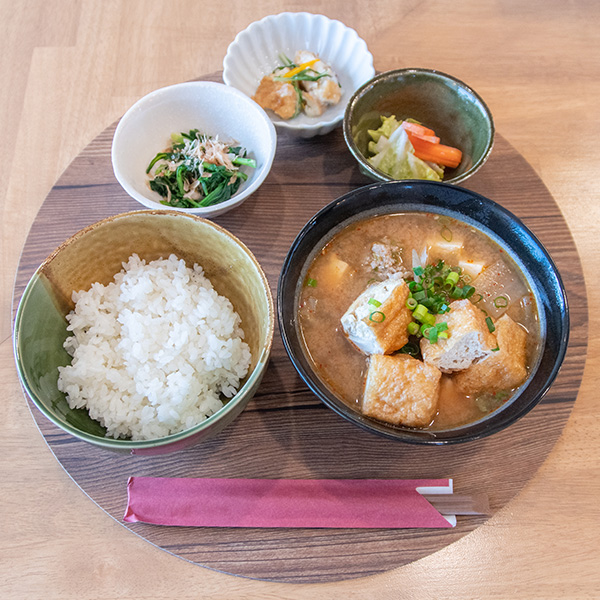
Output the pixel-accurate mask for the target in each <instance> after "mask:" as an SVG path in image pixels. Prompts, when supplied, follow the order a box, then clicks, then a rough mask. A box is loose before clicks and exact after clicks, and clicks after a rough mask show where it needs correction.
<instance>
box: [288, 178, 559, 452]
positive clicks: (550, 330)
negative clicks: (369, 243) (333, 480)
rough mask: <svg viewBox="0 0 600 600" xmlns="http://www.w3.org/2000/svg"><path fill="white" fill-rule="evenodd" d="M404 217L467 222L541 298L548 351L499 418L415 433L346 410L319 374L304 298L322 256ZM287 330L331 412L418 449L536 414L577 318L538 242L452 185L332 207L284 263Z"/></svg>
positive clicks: (377, 188)
mask: <svg viewBox="0 0 600 600" xmlns="http://www.w3.org/2000/svg"><path fill="white" fill-rule="evenodd" d="M398 213H433V214H437V215H440V216H446V217H450V218H453V219H456V220H458V221H461V222H463V223H465V224H467V225H469V226H471V227H473V228H474V229H476V230H478V231H480V232H482V233H483V234H485V235H486V236H487V237H488V238H490V239H491V240H492V241H493V242H495V243H496V244H497V245H498V246H499V247H500V248H501V249H502V250H503V251H504V252H506V253H507V254H508V256H509V257H510V258H511V259H512V261H513V262H514V263H515V264H516V265H517V267H518V268H519V269H520V271H521V272H522V274H523V275H524V279H525V281H526V283H527V285H528V287H529V288H530V290H531V292H532V293H533V295H534V297H535V303H536V305H537V312H538V315H537V317H538V322H539V331H540V343H539V344H538V350H537V356H534V357H533V359H532V360H531V361H530V365H531V366H530V370H529V374H528V378H527V380H526V381H525V382H524V383H523V384H522V385H521V386H520V387H519V388H518V389H517V390H516V391H515V392H514V394H513V395H512V396H511V397H510V399H509V400H507V401H506V402H505V403H504V404H503V405H502V406H501V407H500V408H498V409H497V410H495V411H493V412H490V413H489V414H486V415H485V416H482V418H480V419H479V420H476V421H474V422H471V423H469V424H466V425H461V426H457V427H453V428H447V429H437V430H431V429H414V428H410V427H403V426H398V425H393V424H389V423H385V422H382V421H378V420H376V419H373V418H370V417H367V416H365V415H363V414H362V413H361V412H360V410H359V409H358V408H351V407H350V406H349V404H346V403H345V402H344V401H343V400H342V399H341V398H340V397H338V395H336V393H334V392H333V391H332V390H331V389H330V387H328V386H327V385H326V384H325V383H324V381H322V380H321V379H320V377H319V376H318V375H317V373H316V372H315V370H314V368H313V365H312V363H311V360H310V359H309V356H308V353H307V349H306V347H305V343H304V341H303V336H302V332H301V330H300V326H299V323H298V318H297V316H298V309H299V297H300V292H301V288H302V286H303V284H304V281H305V278H306V272H307V270H308V268H309V266H310V265H311V263H312V260H313V258H314V256H315V255H316V253H318V252H320V250H321V249H322V248H323V247H324V246H325V244H327V243H328V242H329V241H330V240H331V239H332V237H333V236H334V235H335V234H337V233H338V232H340V231H341V230H343V229H345V228H346V227H347V226H348V225H350V224H352V223H354V222H356V221H359V220H363V219H365V218H369V217H374V216H380V215H388V214H398ZM277 300H278V316H279V328H280V331H281V336H282V338H283V343H284V346H285V348H286V351H287V353H288V355H289V357H290V359H291V361H292V363H293V364H294V367H295V368H296V370H297V371H298V373H299V374H300V376H301V377H302V379H303V380H304V382H305V383H306V385H307V386H308V387H309V388H310V390H311V391H312V392H313V393H314V394H315V395H316V396H318V397H319V398H320V399H321V400H322V401H323V402H324V403H325V404H326V405H327V406H329V407H330V408H332V409H333V410H334V411H335V412H337V413H338V414H340V415H341V416H343V417H345V418H346V419H348V420H349V421H351V422H352V423H354V424H356V425H358V426H360V427H362V428H364V429H367V430H368V431H371V432H374V433H377V434H381V435H384V436H386V437H388V438H393V439H396V440H400V441H404V442H410V443H417V444H437V445H441V444H449V443H456V442H465V441H472V440H476V439H478V438H481V437H484V436H488V435H490V434H493V433H495V432H498V431H500V430H502V429H504V428H505V427H507V426H509V425H510V424H511V423H514V422H515V421H516V420H517V419H519V418H520V417H522V416H523V415H525V414H526V413H527V412H529V411H530V410H531V409H532V408H533V407H534V406H535V405H536V404H537V403H538V402H540V400H541V399H542V398H543V396H544V394H545V393H546V392H547V390H548V388H549V387H550V385H551V384H552V382H553V381H554V379H555V377H556V375H557V374H558V371H559V369H560V366H561V363H562V361H563V358H564V355H565V352H566V348H567V342H568V337H569V310H568V306H567V298H566V294H565V290H564V287H563V284H562V281H561V277H560V274H559V273H558V271H557V269H556V266H555V265H554V263H553V261H552V259H551V258H550V256H549V254H548V252H547V251H546V250H545V249H544V247H543V246H542V244H541V243H540V241H539V240H538V239H537V238H536V237H535V236H534V234H533V233H532V232H531V231H530V230H529V229H528V228H527V227H526V226H525V225H524V224H523V223H522V222H521V221H520V220H519V219H518V218H517V217H515V216H514V215H512V214H511V213H510V212H508V211H507V210H505V209H504V208H502V207H501V206H499V205H498V204H496V203H495V202H493V201H491V200H489V199H487V198H485V197H483V196H481V195H479V194H476V193H474V192H471V191H469V190H465V189H463V188H460V187H456V186H452V185H448V184H445V183H434V182H422V181H402V182H387V183H377V184H372V185H369V186H365V187H362V188H359V189H357V190H354V191H352V192H349V193H348V194H346V195H344V196H342V197H341V198H339V199H338V200H335V201H334V202H332V203H330V204H328V205H327V206H325V207H324V208H323V209H322V210H321V211H319V212H318V213H317V214H316V215H314V217H313V218H312V219H311V220H310V221H309V222H308V223H307V224H306V225H305V226H304V228H303V229H302V230H301V231H300V233H299V235H298V236H297V238H296V239H295V241H294V243H293V244H292V246H291V248H290V250H289V252H288V255H287V257H286V259H285V261H284V264H283V267H282V270H281V274H280V278H279V286H278V292H277Z"/></svg>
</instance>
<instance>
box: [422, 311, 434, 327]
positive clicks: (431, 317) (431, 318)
mask: <svg viewBox="0 0 600 600" xmlns="http://www.w3.org/2000/svg"><path fill="white" fill-rule="evenodd" d="M423 322H425V323H427V324H429V325H435V315H432V314H431V313H428V314H426V315H425V318H424V319H423Z"/></svg>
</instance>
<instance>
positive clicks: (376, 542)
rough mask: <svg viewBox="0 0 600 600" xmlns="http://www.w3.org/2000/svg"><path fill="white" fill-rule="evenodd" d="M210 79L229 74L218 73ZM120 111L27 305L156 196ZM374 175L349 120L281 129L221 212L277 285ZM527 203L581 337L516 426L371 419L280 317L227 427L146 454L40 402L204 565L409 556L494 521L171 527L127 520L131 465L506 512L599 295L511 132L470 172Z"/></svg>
mask: <svg viewBox="0 0 600 600" xmlns="http://www.w3.org/2000/svg"><path fill="white" fill-rule="evenodd" d="M205 79H211V80H215V81H218V80H220V75H218V74H215V75H211V76H208V77H205ZM115 125H116V124H113V125H112V126H110V127H108V128H107V129H106V130H105V131H103V132H102V133H101V134H100V135H99V136H98V137H97V138H96V139H95V140H94V141H93V142H92V143H91V144H90V145H89V146H88V147H87V148H85V150H84V151H83V152H82V153H81V154H80V155H79V156H78V157H77V158H76V159H75V160H74V161H73V162H72V163H71V165H70V166H69V167H68V168H67V170H66V171H65V172H64V174H63V175H62V176H61V178H60V179H59V181H58V182H57V183H56V185H55V186H54V187H53V188H52V190H51V192H50V194H49V195H48V197H47V199H46V200H45V202H44V204H43V206H42V208H41V210H40V211H39V214H38V215H37V217H36V219H35V222H34V224H33V226H32V228H31V231H30V234H29V236H28V238H27V241H26V244H25V247H24V250H23V254H22V257H21V261H20V265H19V270H18V274H17V280H16V285H15V294H14V308H16V306H17V303H18V301H19V299H20V297H21V294H22V291H23V289H24V287H25V285H26V283H27V281H28V280H29V278H30V277H31V275H32V273H33V272H34V270H35V269H36V268H37V267H38V265H39V264H40V263H41V262H42V260H43V259H45V258H46V256H47V255H48V254H50V252H51V251H52V250H53V249H54V248H55V247H56V246H58V245H59V244H60V243H61V242H63V241H64V240H65V239H66V238H67V237H69V236H70V235H72V234H73V233H75V232H76V231H78V230H79V229H81V228H83V227H85V226H87V225H89V224H91V223H94V222H96V221H98V220H100V219H102V218H105V217H107V216H109V215H113V214H117V213H121V212H126V211H129V210H138V209H140V208H142V207H141V206H140V205H139V204H138V203H137V202H135V201H134V200H132V199H131V198H130V197H129V196H127V194H125V192H124V191H123V190H122V189H121V187H120V186H119V184H118V183H117V181H116V180H115V178H114V176H113V171H112V166H111V161H110V148H111V142H112V136H113V133H114V129H115ZM368 183H370V181H369V180H368V179H366V178H365V177H364V176H363V175H361V174H360V173H359V170H358V167H357V165H356V163H355V161H354V159H353V158H352V157H351V155H350V153H349V152H348V151H347V149H346V146H345V144H344V141H343V137H342V133H341V131H340V129H337V130H336V131H334V132H332V133H331V134H328V135H326V136H323V137H317V138H313V139H310V140H302V139H295V138H291V137H287V136H286V135H282V134H280V135H279V140H278V149H277V154H276V157H275V162H274V164H273V169H272V171H271V173H270V174H269V176H268V178H267V180H266V181H265V183H264V184H263V185H262V187H261V188H260V189H259V190H258V191H257V192H256V193H255V194H254V195H253V196H252V197H251V198H250V199H248V200H247V201H246V202H245V203H244V204H243V205H242V206H241V207H240V208H238V209H236V210H234V211H232V212H230V213H228V214H226V215H223V216H222V217H219V218H217V219H215V220H216V221H217V222H218V223H219V224H220V225H222V226H223V227H225V228H226V229H228V230H229V231H231V232H232V233H234V234H235V235H236V236H238V237H239V238H240V239H241V240H242V241H244V242H245V243H246V244H247V245H248V246H249V247H250V249H251V250H252V251H253V252H254V253H255V255H256V257H257V258H258V260H259V261H260V263H261V264H262V266H263V268H264V270H265V272H266V274H267V277H268V279H269V282H270V284H271V288H272V291H273V294H275V291H276V286H277V279H278V275H279V270H280V268H281V265H282V263H283V259H284V257H285V254H286V252H287V250H288V248H289V246H290V244H291V243H292V241H293V239H294V237H295V236H296V234H297V233H298V232H299V230H300V229H301V227H302V226H303V225H304V223H305V222H306V221H307V220H308V219H309V218H310V217H311V216H312V215H313V214H314V213H315V212H316V211H317V210H319V209H320V208H321V207H323V206H324V205H325V204H327V203H329V202H331V201H332V200H334V199H335V198H337V197H338V196H341V195H342V194H344V193H346V192H348V191H350V190H352V189H354V188H356V187H359V186H362V185H366V184H368ZM465 187H468V188H470V189H472V190H474V191H476V192H479V193H481V194H483V195H485V196H487V197H488V198H491V199H492V200H495V201H496V202H498V203H499V204H501V205H503V206H504V207H506V208H507V209H509V210H511V211H512V212H513V213H515V214H516V215H518V216H519V217H520V218H521V219H522V220H523V221H524V222H525V223H526V224H527V225H528V226H529V227H530V228H531V229H532V230H533V232H534V233H535V234H536V235H537V236H538V237H539V238H540V239H541V241H542V242H543V243H544V244H545V246H546V247H547V248H548V250H549V252H550V253H551V255H552V256H553V258H554V260H555V262H556V264H557V265H558V268H559V270H560V271H561V273H562V276H563V278H564V282H565V285H566V288H567V293H568V298H569V303H570V311H571V337H570V343H569V350H568V352H567V357H566V360H565V362H564V365H563V367H562V370H561V372H560V374H559V376H558V378H557V379H556V381H555V383H554V385H553V386H552V388H551V389H550V391H549V392H548V394H547V395H546V397H545V398H544V400H543V401H542V402H541V403H540V404H539V405H538V406H537V407H536V408H535V409H534V410H533V411H531V412H530V413H529V414H528V415H527V416H525V417H524V418H523V419H521V420H520V421H518V422H517V423H515V424H514V425H512V426H511V427H510V428H508V429H507V430H505V431H504V432H501V433H498V434H496V435H493V436H491V437H489V438H486V439H483V440H480V441H476V442H471V443H468V444H463V445H457V446H450V447H420V446H413V445H406V444H402V443H398V442H394V441H391V440H387V439H384V438H381V437H378V436H376V435H373V434H371V433H367V432H365V431H362V430H361V429H359V428H357V427H355V426H354V425H352V424H350V423H348V422H347V421H345V420H344V419H342V418H341V417H339V416H338V415H336V414H334V413H333V412H332V411H331V410H329V409H328V408H326V407H325V406H324V405H323V404H321V403H320V402H319V401H318V400H317V398H316V397H315V396H313V395H312V393H310V392H309V390H308V389H307V387H306V386H305V385H304V384H303V382H302V380H301V379H300V378H299V377H298V375H297V374H296V372H295V370H294V368H293V366H292V364H291V363H290V361H289V359H288V357H287V355H286V353H285V351H284V348H283V345H282V343H281V338H280V337H279V333H278V332H276V334H275V339H274V345H273V353H272V359H271V362H270V364H269V367H268V369H267V372H266V374H265V377H264V379H263V383H262V384H261V387H260V389H259V391H258V394H257V395H256V397H255V398H254V399H253V400H252V401H251V403H250V404H249V405H248V407H247V409H246V410H245V411H244V413H243V414H242V415H241V417H240V418H239V419H238V420H237V421H236V422H235V423H234V424H233V425H232V426H230V427H229V428H228V429H226V430H225V431H224V432H223V433H222V434H220V435H219V436H218V437H217V438H216V439H214V440H212V441H210V442H208V443H205V444H203V445H200V446H196V447H194V448H191V449H189V450H186V451H183V452H180V453H176V454H173V455H168V456H162V457H160V456H159V457H152V458H143V457H139V456H124V455H118V454H113V453H110V452H108V451H105V450H101V449H98V448H96V447H93V446H91V445H88V444H86V443H84V442H80V441H78V440H76V439H73V438H71V437H70V436H68V435H67V434H65V433H63V432H62V430H60V429H58V428H56V427H55V426H54V425H52V424H51V423H50V422H49V421H47V420H46V419H45V418H44V417H43V416H42V415H41V413H39V411H37V409H36V408H35V407H34V406H33V405H32V404H31V402H30V406H31V409H32V414H33V417H34V419H35V420H36V422H37V424H38V426H39V428H40V431H41V432H42V435H43V436H44V438H45V439H46V441H47V443H48V445H49V446H50V448H51V450H52V452H53V453H54V454H55V456H56V458H57V459H58V461H59V462H60V464H61V465H62V466H63V467H64V469H65V470H66V471H67V472H68V473H69V475H70V476H71V477H72V478H73V480H74V481H75V482H76V483H77V484H78V485H79V486H80V487H81V489H82V490H83V491H84V492H85V493H86V494H88V496H89V497H90V498H91V499H92V500H93V501H94V502H96V504H97V505H98V506H100V507H101V508H102V509H104V510H105V511H106V512H107V513H108V514H109V515H111V516H112V517H113V518H114V519H116V520H117V521H118V522H121V523H122V524H123V525H124V526H125V527H127V528H128V529H130V530H131V531H133V532H134V533H136V534H138V535H139V536H141V537H143V538H145V539H146V540H148V541H149V542H151V543H152V544H155V545H157V546H159V547H161V548H163V549H164V550H166V551H168V552H171V553H173V554H175V555H177V556H180V557H182V558H184V559H186V560H189V561H192V562H194V563H197V564H199V565H203V566H205V567H208V568H211V569H215V570H219V571H223V572H226V573H231V574H235V575H241V576H246V577H252V578H259V579H267V580H272V581H286V582H326V581H335V580H342V579H349V578H355V577H361V576H366V575H372V574H375V573H379V572H382V571H385V570H389V569H393V568H395V567H399V566H401V565H404V564H407V563H409V562H412V561H414V560H417V559H419V558H421V557H424V556H426V555H429V554H431V553H432V552H435V551H437V550H439V549H441V548H443V547H444V546H446V545H448V544H450V543H452V542H454V541H456V540H458V539H459V538H461V537H462V536H464V535H465V534H467V533H469V532H470V531H472V530H474V529H475V528H476V527H478V526H479V525H481V524H482V523H484V522H485V518H484V517H459V518H458V525H457V527H456V528H453V529H449V530H448V529H445V530H373V529H371V530H351V529H348V530H344V529H340V530H323V529H233V528H232V529H227V528H215V529H211V528H206V529H201V528H191V527H190V528H186V527H181V528H179V527H158V526H153V525H147V524H142V523H135V524H125V523H123V521H122V517H123V513H124V510H125V505H126V500H127V493H126V483H127V478H128V477H129V476H133V475H136V476H157V477H254V478H373V477H376V478H406V479H417V478H446V477H450V478H453V479H454V486H455V491H456V492H457V493H460V494H471V493H476V492H486V493H487V494H488V495H489V497H490V504H491V509H492V512H496V511H497V510H499V509H500V508H501V507H503V506H504V505H505V504H506V503H507V502H509V501H510V500H511V498H513V497H514V496H515V494H517V493H518V492H519V490H520V489H521V488H522V487H523V486H524V485H525V483H527V481H528V480H529V479H530V478H531V477H532V476H533V475H534V473H535V472H536V471H537V469H538V468H539V466H540V465H541V464H542V462H543V461H544V460H545V458H546V456H547V455H548V453H549V452H550V450H551V449H552V447H553V446H554V444H555V442H556V440H557V439H558V437H559V435H560V433H561V431H562V429H563V426H564V424H565V422H566V421H567V418H568V416H569V413H570V411H571V407H572V405H573V402H574V401H575V398H576V396H577V391H578V389H579V385H580V382H581V377H582V373H583V366H584V363H585V355H586V332H587V301H586V296H585V288H584V286H583V285H582V281H583V274H582V269H581V264H580V261H579V257H578V255H577V250H576V248H575V245H574V243H573V240H572V237H571V234H570V232H569V230H568V228H567V225H566V223H565V221H564V219H563V217H562V216H561V214H560V211H559V209H558V206H557V205H556V203H555V201H554V200H553V198H552V196H551V195H550V193H549V192H548V190H547V188H546V187H545V186H544V184H543V183H542V181H541V180H540V179H539V177H538V176H537V175H536V174H535V172H534V171H533V169H532V168H531V167H530V166H529V165H528V164H527V162H526V161H525V160H524V159H523V158H522V157H521V156H520V155H519V154H518V153H517V152H516V151H515V149H514V148H512V147H511V146H510V145H509V144H508V143H507V142H506V140H504V139H503V138H502V137H501V136H500V135H497V138H496V145H495V148H494V150H493V152H492V154H491V157H490V159H489V161H488V163H487V164H486V165H485V166H484V167H483V168H482V169H481V171H480V172H479V173H478V174H476V175H475V176H474V177H473V178H472V179H469V180H468V181H467V183H466V185H465Z"/></svg>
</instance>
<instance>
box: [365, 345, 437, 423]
mask: <svg viewBox="0 0 600 600" xmlns="http://www.w3.org/2000/svg"><path fill="white" fill-rule="evenodd" d="M441 376H442V374H441V372H440V371H439V369H436V368H435V367H432V366H430V365H427V364H425V363H423V362H422V361H420V360H417V359H416V358H413V357H412V356H408V355H407V354H394V355H392V356H387V355H385V356H384V355H373V356H371V358H370V359H369V369H368V371H367V380H366V384H365V392H364V397H363V404H362V411H363V413H364V414H365V415H367V416H369V417H373V418H374V419H379V420H380V421H386V422H387V423H393V424H395V425H405V426H407V427H426V426H427V425H429V424H430V423H431V421H432V420H433V417H434V416H435V414H436V411H437V406H438V399H439V388H440V379H441Z"/></svg>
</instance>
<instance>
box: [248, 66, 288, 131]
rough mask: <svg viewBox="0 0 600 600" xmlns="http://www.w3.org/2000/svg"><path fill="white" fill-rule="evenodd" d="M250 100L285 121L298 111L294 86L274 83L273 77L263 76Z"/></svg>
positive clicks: (279, 82) (281, 82) (280, 82)
mask: <svg viewBox="0 0 600 600" xmlns="http://www.w3.org/2000/svg"><path fill="white" fill-rule="evenodd" d="M252 100H254V101H255V102H256V103H257V104H259V105H260V106H262V107H263V108H265V109H269V110H272V111H273V112H274V113H275V114H276V115H278V116H280V117H281V118H282V119H285V120H287V119H291V118H292V117H294V116H295V115H296V111H297V109H298V95H297V93H296V90H295V88H294V86H293V85H292V84H291V83H286V82H284V81H275V79H274V78H273V75H265V76H264V77H263V78H262V79H261V81H260V84H259V86H258V88H257V90H256V92H255V93H254V96H252Z"/></svg>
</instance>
